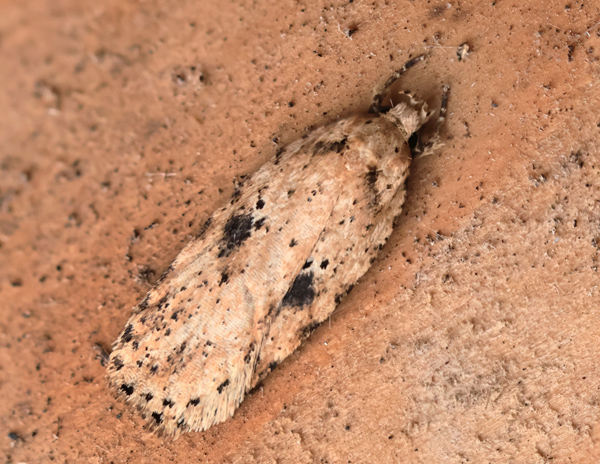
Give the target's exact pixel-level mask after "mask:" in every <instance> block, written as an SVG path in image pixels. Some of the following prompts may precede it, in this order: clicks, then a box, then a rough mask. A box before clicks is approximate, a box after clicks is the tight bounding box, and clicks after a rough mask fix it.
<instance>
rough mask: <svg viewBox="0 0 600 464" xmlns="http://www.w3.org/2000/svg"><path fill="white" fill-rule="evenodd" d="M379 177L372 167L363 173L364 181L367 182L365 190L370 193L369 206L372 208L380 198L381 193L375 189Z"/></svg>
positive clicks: (377, 203)
mask: <svg viewBox="0 0 600 464" xmlns="http://www.w3.org/2000/svg"><path fill="white" fill-rule="evenodd" d="M378 178H379V171H377V169H376V168H374V167H372V168H370V169H369V172H367V173H366V174H365V183H366V184H367V190H368V191H369V194H370V197H371V198H370V200H369V207H371V208H374V207H377V206H378V205H379V202H380V200H381V194H380V193H379V190H378V189H377V179H378Z"/></svg>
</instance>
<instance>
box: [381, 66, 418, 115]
mask: <svg viewBox="0 0 600 464" xmlns="http://www.w3.org/2000/svg"><path fill="white" fill-rule="evenodd" d="M424 59H425V55H419V56H416V57H414V58H412V59H410V60H408V61H407V62H406V63H405V64H404V66H402V67H401V68H400V69H399V70H397V71H396V72H394V74H392V75H391V76H390V78H389V79H388V80H387V81H386V83H385V84H383V86H381V87H380V88H379V90H377V91H376V92H375V95H374V96H373V101H372V103H371V106H370V108H369V113H385V112H386V110H387V109H389V108H388V107H386V106H382V105H381V102H382V101H383V97H385V95H386V94H387V93H388V92H389V90H390V87H391V86H392V85H393V84H394V82H396V81H397V80H398V79H399V78H400V76H402V75H403V74H404V73H405V72H406V71H407V70H409V69H410V68H412V67H413V66H414V65H415V64H417V63H419V62H421V61H423V60H424Z"/></svg>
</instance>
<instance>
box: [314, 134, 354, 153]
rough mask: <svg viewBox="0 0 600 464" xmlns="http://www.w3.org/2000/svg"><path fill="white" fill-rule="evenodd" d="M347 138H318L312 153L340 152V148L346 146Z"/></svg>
mask: <svg viewBox="0 0 600 464" xmlns="http://www.w3.org/2000/svg"><path fill="white" fill-rule="evenodd" d="M347 141H348V139H347V138H346V137H344V138H343V139H341V140H332V141H324V140H319V141H318V142H317V143H315V148H314V154H315V155H321V154H324V153H328V152H331V151H332V152H334V153H341V152H342V150H343V149H344V148H345V147H346V142H347Z"/></svg>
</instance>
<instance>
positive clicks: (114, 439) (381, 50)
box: [0, 0, 600, 463]
mask: <svg viewBox="0 0 600 464" xmlns="http://www.w3.org/2000/svg"><path fill="white" fill-rule="evenodd" d="M402 5H403V6H402V7H399V6H397V5H395V4H394V2H384V1H375V2H363V1H360V0H355V1H354V2H351V3H350V2H347V1H344V2H333V3H320V2H305V3H302V2H300V3H298V2H287V1H284V2H277V3H276V4H273V2H267V1H261V0H259V1H256V2H252V3H250V2H247V3H227V4H226V5H223V3H216V2H215V3H212V2H211V3H209V2H203V3H199V2H177V3H169V2H160V1H148V2H143V3H123V2H118V1H112V2H111V1H105V2H101V3H98V2H94V3H81V2H76V1H74V0H58V1H52V2H50V1H39V0H30V1H24V2H22V1H21V2H16V1H6V2H4V3H3V4H2V6H1V7H0V9H1V14H0V61H1V62H2V66H1V67H0V89H1V91H0V108H2V111H0V149H1V152H0V294H1V295H0V298H1V300H2V302H3V306H2V310H1V311H0V394H1V395H2V397H3V401H2V402H0V429H1V430H3V431H5V432H4V434H3V435H2V436H0V453H2V454H3V456H5V459H4V460H5V461H6V462H28V463H37V462H48V461H50V460H53V461H54V462H76V461H79V462H92V463H93V462H115V463H122V462H170V461H180V462H183V461H192V462H193V461H201V462H211V463H212V462H214V463H220V462H232V463H234V462H235V463H242V462H249V461H252V460H255V461H256V462H276V460H279V462H300V463H304V462H307V463H312V462H329V463H333V462H335V463H347V462H352V463H362V462H377V461H378V462H441V461H444V462H498V463H503V462H539V463H542V462H547V461H551V462H554V463H556V462H560V463H562V462H589V461H592V460H593V458H594V457H595V456H597V455H598V453H600V450H599V449H598V448H599V447H600V446H599V445H598V440H599V439H600V429H599V428H598V425H597V424H598V422H599V418H600V417H599V416H600V369H599V368H598V359H599V357H600V347H599V345H598V343H597V341H598V339H599V336H600V333H599V332H600V329H599V325H598V314H597V313H598V310H597V308H598V307H599V303H600V301H599V300H600V291H599V288H598V270H597V266H598V263H597V261H598V246H600V245H599V244H600V228H599V225H600V203H599V202H598V200H600V172H599V170H600V159H599V158H598V152H597V149H596V147H597V146H598V145H599V142H600V140H599V135H600V134H599V132H600V129H599V128H598V126H597V124H599V123H600V119H598V112H597V108H598V106H599V104H600V91H599V90H598V88H597V82H598V77H599V76H600V72H599V61H598V59H599V58H600V38H599V37H598V29H599V25H598V20H599V19H600V8H599V7H598V6H595V5H594V4H592V3H591V2H586V3H579V2H575V3H565V2H556V1H541V2H535V4H534V3H533V2H529V4H528V5H522V4H521V3H517V2H508V1H496V2H488V3H481V2H459V3H454V2H453V3H447V2H438V3H435V2H432V3H420V2H409V3H405V2H402ZM224 6H225V7H224ZM465 42H467V43H468V44H469V47H470V53H469V55H468V56H466V57H465V59H463V60H462V61H458V57H457V55H456V50H457V48H458V47H459V46H460V45H461V44H463V43H465ZM423 51H428V52H430V53H431V56H430V58H429V59H428V60H426V61H425V62H424V63H421V64H420V65H419V68H418V69H419V71H420V72H418V73H417V72H414V73H413V72H411V73H409V74H408V75H407V77H406V79H405V80H403V85H402V87H403V88H407V89H411V90H412V91H414V92H415V93H417V94H418V95H420V96H425V97H427V98H430V99H431V100H432V101H433V100H434V99H435V96H436V95H437V94H438V93H439V89H440V87H441V85H442V84H443V83H449V84H450V85H451V86H452V97H451V102H450V113H449V117H448V121H447V124H446V126H445V130H444V132H443V133H442V137H443V138H445V139H446V143H447V146H446V149H445V150H444V151H443V152H441V153H440V154H439V155H434V156H429V157H426V158H423V159H422V160H421V161H420V162H419V163H415V165H414V166H413V169H412V173H411V177H410V178H409V183H408V191H407V193H408V196H407V202H406V204H405V213H404V214H405V218H404V220H403V222H402V225H401V227H398V228H397V229H396V230H395V231H394V233H393V234H392V236H391V238H390V240H389V242H388V244H387V245H386V247H385V248H384V250H383V251H382V253H381V254H380V255H379V258H378V260H377V261H376V262H375V263H374V267H373V268H372V269H371V270H370V271H369V272H368V273H367V275H366V276H365V277H364V278H363V279H362V280H361V281H360V282H359V284H358V285H357V286H356V287H355V288H354V290H353V291H352V293H351V294H350V295H349V296H348V298H346V299H345V300H344V302H343V303H342V305H341V307H340V309H339V310H338V311H336V313H334V315H333V316H332V318H331V321H330V322H325V323H324V324H323V325H322V326H321V327H319V328H318V329H317V330H316V331H315V332H314V333H313V335H312V336H311V338H310V339H309V340H308V341H307V342H306V343H305V344H304V345H303V346H302V348H300V350H299V351H297V352H296V353H295V354H293V355H292V356H290V357H289V358H288V359H287V360H286V361H284V362H283V363H282V364H281V365H280V366H278V367H277V368H276V369H275V370H274V371H273V373H272V374H271V375H269V377H268V378H267V379H266V380H265V381H264V383H263V384H262V386H261V387H259V388H257V389H256V390H254V393H253V394H251V395H250V396H249V397H248V398H247V399H246V401H244V404H243V405H242V406H241V407H240V408H239V410H238V411H237V412H236V414H235V416H234V417H233V419H231V420H230V421H227V422H225V423H223V424H221V425H219V426H216V427H213V428H211V429H210V430H209V431H208V432H205V433H196V434H188V435H186V436H183V437H181V438H180V439H179V440H177V441H175V442H171V441H165V440H162V439H160V438H157V437H155V436H154V435H152V434H150V433H148V432H147V431H145V430H144V429H143V421H142V420H141V419H140V418H138V416H137V414H135V413H134V411H132V410H131V409H130V408H129V407H128V406H127V405H125V404H123V403H121V402H119V401H118V400H116V399H115V398H114V397H113V396H112V395H111V393H110V391H109V389H108V388H107V384H106V379H105V378H104V372H105V368H104V367H103V366H102V365H101V363H100V358H101V356H100V355H99V354H98V350H96V349H95V348H94V347H95V345H96V344H100V345H102V346H104V347H105V348H107V349H108V348H109V347H110V343H111V342H112V340H113V339H114V338H115V336H116V335H117V334H118V333H119V332H120V330H121V329H122V327H123V326H124V324H125V322H126V320H127V319H128V318H129V315H130V308H131V307H132V306H133V305H134V304H136V302H137V301H139V299H140V298H141V297H142V296H143V295H144V294H145V292H146V291H147V290H148V288H149V286H150V284H151V283H152V282H154V281H155V280H157V279H158V276H159V274H160V273H161V272H162V270H164V269H166V268H167V266H168V265H169V263H170V262H171V261H172V260H173V258H174V257H175V256H176V255H177V253H178V252H179V251H180V250H181V249H182V248H183V246H184V245H185V243H187V242H188V241H189V240H190V238H191V237H192V236H193V235H195V234H196V233H197V232H198V231H199V230H200V228H201V226H202V224H203V223H204V221H205V220H206V219H207V218H208V215H209V214H210V213H211V212H212V211H214V210H215V209H216V208H217V207H219V206H221V205H223V204H224V203H225V202H226V201H227V199H228V198H229V197H230V195H231V193H232V192H233V189H234V186H233V183H232V180H233V179H234V178H235V177H236V176H240V175H244V174H247V173H251V172H254V171H256V170H257V169H258V167H259V166H261V165H262V164H263V163H264V162H265V161H266V160H267V159H268V158H270V157H271V156H272V155H273V154H274V153H275V152H276V150H277V147H278V146H279V145H281V144H284V143H287V142H290V141H292V140H294V139H296V138H298V137H299V136H301V135H302V134H304V133H305V132H306V131H307V130H308V128H309V126H317V125H321V124H324V123H327V122H331V121H334V120H336V119H337V117H338V116H345V115H348V114H349V113H351V112H353V111H355V110H357V109H364V108H365V107H366V106H367V105H368V103H369V100H370V97H371V91H372V89H373V87H374V85H376V84H377V83H381V82H383V81H385V79H386V78H387V76H388V75H389V73H390V71H391V70H392V69H395V68H396V67H397V66H398V65H401V64H402V63H403V62H404V61H405V59H406V57H407V55H408V53H409V52H411V53H413V54H417V53H420V52H423ZM416 69H417V68H415V71H416ZM274 138H276V139H277V140H276V142H277V143H275V144H274V143H273V141H272V140H273V139H274Z"/></svg>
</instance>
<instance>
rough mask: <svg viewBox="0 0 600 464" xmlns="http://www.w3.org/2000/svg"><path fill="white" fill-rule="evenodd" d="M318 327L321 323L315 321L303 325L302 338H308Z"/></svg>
mask: <svg viewBox="0 0 600 464" xmlns="http://www.w3.org/2000/svg"><path fill="white" fill-rule="evenodd" d="M317 327H319V323H318V322H315V321H313V322H311V323H310V324H308V325H306V326H304V327H302V328H301V329H300V332H299V335H300V339H301V340H304V339H305V338H308V336H309V335H310V334H311V333H313V332H314V331H315V329H316V328H317Z"/></svg>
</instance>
